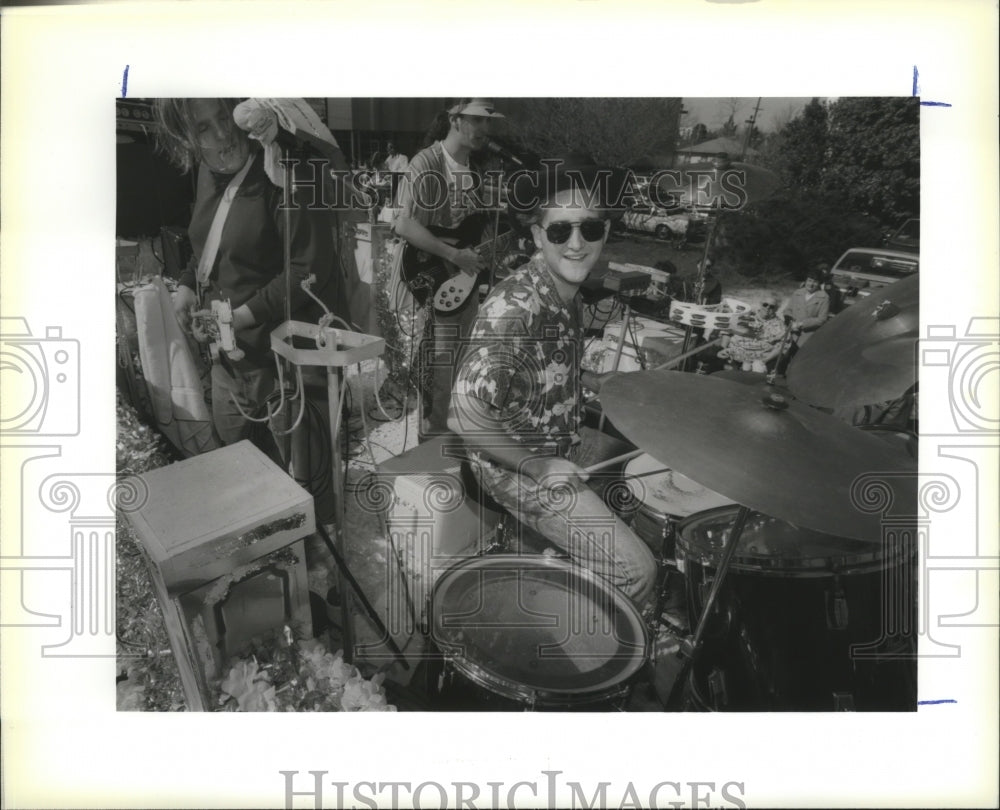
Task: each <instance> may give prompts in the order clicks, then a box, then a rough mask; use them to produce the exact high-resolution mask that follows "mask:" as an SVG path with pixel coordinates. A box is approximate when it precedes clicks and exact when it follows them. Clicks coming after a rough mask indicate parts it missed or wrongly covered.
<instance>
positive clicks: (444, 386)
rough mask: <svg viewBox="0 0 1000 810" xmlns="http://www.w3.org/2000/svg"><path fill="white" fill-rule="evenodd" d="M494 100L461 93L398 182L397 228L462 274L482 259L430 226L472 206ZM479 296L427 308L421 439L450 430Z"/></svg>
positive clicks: (480, 265) (458, 218) (456, 219)
mask: <svg viewBox="0 0 1000 810" xmlns="http://www.w3.org/2000/svg"><path fill="white" fill-rule="evenodd" d="M503 117H504V116H503V115H501V114H500V113H498V112H497V111H496V109H495V108H494V107H493V103H492V102H491V101H489V100H487V99H482V98H467V99H462V100H461V101H459V102H458V103H456V104H453V105H452V106H451V107H449V108H448V109H447V110H443V111H442V112H441V113H439V114H438V116H437V117H436V118H435V120H434V122H433V124H432V125H431V129H430V130H429V131H428V133H427V135H428V140H430V141H431V145H430V146H428V147H427V148H426V149H422V150H421V151H419V152H418V153H417V154H416V155H414V156H413V160H411V161H410V165H409V168H408V169H407V171H406V174H405V175H403V179H402V182H401V183H400V187H399V195H398V208H399V212H398V214H397V216H396V219H395V221H394V223H393V229H394V230H395V232H396V234H397V235H398V236H400V237H401V238H402V239H404V240H406V242H408V243H409V244H410V245H412V246H413V247H416V248H418V249H419V250H422V251H425V252H427V253H430V254H432V255H434V256H439V257H441V258H442V259H445V260H446V261H447V262H450V263H451V264H452V265H454V266H456V267H457V269H458V270H460V271H461V272H462V273H465V274H467V275H471V276H476V275H478V274H479V273H481V272H482V271H483V270H485V269H486V261H485V259H484V257H482V256H480V255H479V254H478V253H477V252H476V251H475V250H473V249H471V248H461V249H460V248H456V247H454V246H453V245H450V244H449V243H448V242H447V241H444V240H443V239H440V238H438V237H437V236H435V235H434V234H433V233H431V231H430V230H429V228H431V227H435V226H437V227H443V228H455V227H457V226H458V225H459V224H461V222H462V220H464V219H465V217H466V216H468V215H469V214H471V213H473V212H474V211H476V210H477V207H476V196H475V194H474V192H475V189H476V188H477V187H478V185H479V179H478V176H477V175H476V174H475V173H474V170H473V169H472V168H471V167H470V165H469V155H471V154H472V153H473V152H474V151H477V150H480V149H483V148H485V146H486V144H487V143H488V141H489V135H490V127H491V124H492V122H493V121H494V120H496V119H499V118H503ZM477 303H478V297H477V296H476V295H470V296H469V299H468V300H467V301H466V302H465V304H464V305H463V306H461V307H459V308H458V310H457V311H456V312H454V313H451V312H449V313H447V314H445V313H440V312H436V311H434V309H433V307H430V308H429V310H430V313H431V316H430V317H429V318H428V319H427V331H426V334H425V337H424V340H425V342H426V343H427V345H426V346H424V347H422V349H421V351H420V365H421V368H420V372H421V373H420V379H421V383H422V389H423V390H422V392H421V393H422V397H421V406H422V409H421V416H422V419H421V424H420V430H419V434H420V439H421V440H425V439H427V438H430V437H432V436H435V435H439V434H441V433H445V432H447V430H448V425H447V422H448V403H449V401H450V399H451V387H452V382H453V380H454V372H455V364H456V363H457V361H458V355H459V352H460V349H461V346H462V343H463V340H464V338H466V337H467V336H468V332H469V327H470V326H471V325H472V321H473V320H474V319H475V317H476V305H477Z"/></svg>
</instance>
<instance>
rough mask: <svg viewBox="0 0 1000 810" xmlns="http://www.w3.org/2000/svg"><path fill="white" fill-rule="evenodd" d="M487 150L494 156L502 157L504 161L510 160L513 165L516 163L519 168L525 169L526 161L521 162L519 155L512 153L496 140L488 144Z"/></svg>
mask: <svg viewBox="0 0 1000 810" xmlns="http://www.w3.org/2000/svg"><path fill="white" fill-rule="evenodd" d="M486 148H487V149H489V150H490V151H491V152H493V154H495V155H500V157H502V158H503V159H504V160H509V161H510V162H511V163H515V164H517V165H518V166H521V167H523V166H524V161H523V160H521V159H520V158H519V157H517V155H514V154H513V153H511V151H510V150H509V149H507V148H505V147H503V146H501V145H500V144H498V143H497V142H496V141H494V140H489V141H487V142H486Z"/></svg>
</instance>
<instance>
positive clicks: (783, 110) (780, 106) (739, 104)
mask: <svg viewBox="0 0 1000 810" xmlns="http://www.w3.org/2000/svg"><path fill="white" fill-rule="evenodd" d="M811 100H812V99H810V98H762V99H761V101H760V112H759V113H757V128H758V129H759V130H761V131H762V132H771V131H773V130H774V129H775V123H776V122H778V123H785V122H787V120H788V119H790V118H792V117H793V116H794V115H796V114H797V113H799V112H800V111H801V110H802V108H803V107H804V106H805V105H806V104H808V103H809V102H810V101H811ZM730 101H731V100H730V99H729V98H722V97H715V98H685V99H684V109H685V110H687V111H688V113H687V115H685V116H684V117H683V118H682V119H681V126H692V125H694V124H697V123H702V124H704V125H705V126H706V127H708V128H709V129H717V128H718V127H720V126H722V124H724V123H725V121H726V119H727V118H729V111H730V108H731V105H730ZM735 102H736V113H735V115H733V120H734V121H735V122H736V123H737V124H739V125H740V126H743V123H744V122H745V121H746V120H747V119H748V118H749V117H750V116H751V115H752V114H753V108H754V104H756V103H757V99H756V97H745V98H737V99H735Z"/></svg>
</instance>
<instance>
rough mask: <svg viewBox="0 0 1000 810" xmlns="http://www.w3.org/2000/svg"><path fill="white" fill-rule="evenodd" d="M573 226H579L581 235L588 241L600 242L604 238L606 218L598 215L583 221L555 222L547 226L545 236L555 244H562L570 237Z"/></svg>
mask: <svg viewBox="0 0 1000 810" xmlns="http://www.w3.org/2000/svg"><path fill="white" fill-rule="evenodd" d="M573 228H579V229H580V236H582V237H583V238H584V239H585V240H586V241H588V242H600V241H601V240H602V239H603V238H604V220H603V219H597V218H596V217H595V218H593V219H585V220H582V221H581V222H553V223H552V224H551V225H549V226H548V227H547V228H545V238H546V239H548V240H549V241H550V242H551V243H552V244H553V245H561V244H563V243H564V242H566V240H568V239H569V237H570V235H571V234H572V233H573Z"/></svg>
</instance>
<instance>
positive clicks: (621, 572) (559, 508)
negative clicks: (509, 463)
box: [471, 434, 656, 613]
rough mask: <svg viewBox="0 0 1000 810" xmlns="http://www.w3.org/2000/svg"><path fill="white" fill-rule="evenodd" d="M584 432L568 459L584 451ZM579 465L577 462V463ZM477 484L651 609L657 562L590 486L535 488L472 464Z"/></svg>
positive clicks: (642, 606)
mask: <svg viewBox="0 0 1000 810" xmlns="http://www.w3.org/2000/svg"><path fill="white" fill-rule="evenodd" d="M587 444H588V440H587V437H586V434H585V435H584V439H583V442H582V443H581V445H578V446H577V447H576V448H574V450H575V452H574V453H573V454H571V460H573V461H577V459H580V460H581V461H582V460H583V459H584V458H585V457H586V455H587V454H588V447H587ZM577 463H579V461H577ZM471 466H472V471H473V474H474V475H475V476H476V479H477V480H478V481H479V484H480V486H481V487H482V488H483V489H484V490H485V491H486V492H487V493H488V494H489V495H490V496H491V497H492V498H493V499H494V500H495V501H496V502H497V503H499V504H500V505H501V506H502V507H503V508H504V509H506V510H507V511H508V512H510V513H511V514H512V515H513V516H514V517H516V518H517V519H518V521H520V522H521V523H522V524H524V525H525V526H527V527H529V528H530V529H532V530H534V531H536V532H538V533H539V534H540V535H542V536H543V537H544V538H545V539H546V540H548V541H549V542H550V543H552V544H553V545H555V546H557V547H558V548H560V549H562V550H563V551H564V552H566V553H567V554H568V555H569V556H570V559H572V560H573V562H575V563H576V564H577V565H580V566H583V567H584V568H587V569H588V570H590V571H593V572H594V573H595V574H597V575H598V576H600V577H602V578H603V579H604V580H606V581H607V582H609V583H610V584H611V585H613V586H614V587H615V588H617V589H618V590H619V591H621V592H622V593H623V594H625V595H626V596H627V597H629V598H630V599H631V600H632V601H633V602H634V603H635V605H636V607H637V608H638V609H639V610H640V612H643V613H647V612H648V611H649V610H651V609H652V607H653V604H654V601H655V590H656V561H655V559H654V558H653V554H652V552H650V550H649V547H648V546H647V545H646V543H645V542H643V541H642V540H641V539H640V538H639V537H638V536H637V535H636V534H635V533H634V532H633V531H632V530H631V529H630V528H629V527H628V526H627V525H626V524H625V523H624V522H623V521H622V520H621V518H619V517H618V516H617V515H616V514H615V513H614V512H613V511H612V510H611V509H610V508H609V507H608V506H607V504H606V503H605V502H604V500H603V499H602V498H601V497H600V496H599V495H598V494H597V493H596V492H594V491H593V490H591V489H589V488H588V487H586V486H580V487H574V488H573V489H572V490H569V489H562V488H554V489H547V488H543V487H540V486H538V485H537V484H536V483H535V482H534V481H533V480H532V479H530V478H528V477H527V476H525V475H520V474H519V473H517V472H514V471H511V470H506V469H502V468H500V467H496V466H494V465H492V464H472V465H471Z"/></svg>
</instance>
